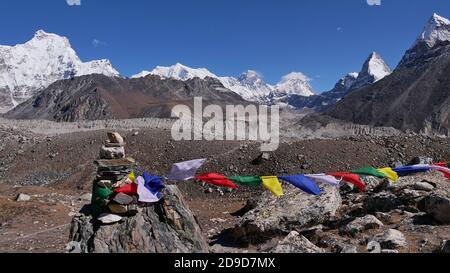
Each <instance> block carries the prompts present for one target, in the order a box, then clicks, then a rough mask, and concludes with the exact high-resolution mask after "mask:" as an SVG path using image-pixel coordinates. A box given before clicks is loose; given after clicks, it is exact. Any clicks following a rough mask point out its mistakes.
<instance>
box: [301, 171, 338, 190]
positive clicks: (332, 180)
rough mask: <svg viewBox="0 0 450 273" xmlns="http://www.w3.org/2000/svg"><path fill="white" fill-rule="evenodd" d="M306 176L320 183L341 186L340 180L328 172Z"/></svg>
mask: <svg viewBox="0 0 450 273" xmlns="http://www.w3.org/2000/svg"><path fill="white" fill-rule="evenodd" d="M305 176H306V177H309V178H311V179H313V180H315V181H317V182H319V183H324V184H328V185H331V186H334V187H339V184H340V182H341V181H340V180H338V179H336V177H334V176H331V175H326V174H323V173H321V174H305Z"/></svg>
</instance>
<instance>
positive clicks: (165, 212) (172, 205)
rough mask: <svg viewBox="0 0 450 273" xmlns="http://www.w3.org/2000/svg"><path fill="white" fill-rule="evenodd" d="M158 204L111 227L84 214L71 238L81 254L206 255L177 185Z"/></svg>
mask: <svg viewBox="0 0 450 273" xmlns="http://www.w3.org/2000/svg"><path fill="white" fill-rule="evenodd" d="M164 193H165V197H164V199H163V200H161V201H160V202H159V203H156V204H153V205H149V206H147V207H143V208H139V212H138V213H137V214H136V215H135V216H132V217H125V218H123V219H122V220H121V221H120V222H118V223H115V224H110V225H105V224H102V223H100V222H99V221H98V220H97V219H96V218H95V217H93V216H92V215H89V213H88V212H83V213H81V215H79V216H76V217H75V218H74V219H73V220H72V226H71V232H70V238H71V240H72V241H73V242H78V243H79V245H80V247H81V250H82V252H83V253H205V252H209V247H208V244H207V243H206V240H205V238H204V237H203V235H202V232H201V230H200V227H199V225H198V223H197V221H196V219H195V217H194V216H193V214H192V212H191V210H190V209H189V208H188V206H187V205H186V203H185V201H184V200H183V197H182V196H181V193H180V191H179V190H178V188H177V187H176V186H167V188H166V190H165V192H164Z"/></svg>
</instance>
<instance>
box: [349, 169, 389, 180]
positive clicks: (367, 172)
mask: <svg viewBox="0 0 450 273" xmlns="http://www.w3.org/2000/svg"><path fill="white" fill-rule="evenodd" d="M351 173H353V174H359V175H367V176H375V177H378V178H386V175H385V174H384V173H382V172H380V171H378V170H377V169H375V168H372V167H367V168H362V169H359V170H354V171H351Z"/></svg>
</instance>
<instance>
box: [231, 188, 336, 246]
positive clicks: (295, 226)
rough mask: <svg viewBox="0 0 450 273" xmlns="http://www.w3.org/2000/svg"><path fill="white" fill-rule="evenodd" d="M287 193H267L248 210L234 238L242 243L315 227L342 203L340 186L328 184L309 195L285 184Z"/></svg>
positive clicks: (326, 219) (334, 212)
mask: <svg viewBox="0 0 450 273" xmlns="http://www.w3.org/2000/svg"><path fill="white" fill-rule="evenodd" d="M283 190H284V194H285V195H284V196H282V197H280V198H276V197H274V196H273V195H272V194H271V193H270V192H268V191H267V192H264V193H263V194H262V195H261V196H260V198H259V199H258V201H257V205H256V208H254V209H252V210H250V211H249V212H247V213H246V214H245V215H244V216H243V217H242V218H241V220H240V221H239V223H238V224H237V225H236V227H235V228H234V229H233V231H232V234H233V237H234V238H235V239H236V240H238V241H241V242H243V243H251V242H265V241H267V240H269V239H272V238H273V237H275V236H277V235H286V234H289V233H290V232H291V231H292V230H299V229H304V228H308V227H312V226H315V225H318V224H321V223H324V222H326V221H328V220H329V219H330V218H331V217H334V216H335V215H336V212H337V210H338V209H339V208H340V206H341V204H342V199H341V195H340V193H339V189H338V188H336V187H330V186H325V187H324V188H323V192H322V194H320V195H319V196H314V195H309V194H306V193H304V192H302V191H301V190H299V189H298V188H295V187H293V186H291V185H288V184H286V185H285V186H284V188H283Z"/></svg>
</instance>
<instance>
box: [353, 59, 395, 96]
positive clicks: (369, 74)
mask: <svg viewBox="0 0 450 273" xmlns="http://www.w3.org/2000/svg"><path fill="white" fill-rule="evenodd" d="M391 73H392V70H391V68H390V67H389V66H388V65H387V64H386V63H385V62H384V60H383V58H382V57H381V56H380V54H378V53H376V52H372V53H371V54H370V56H369V57H368V58H367V60H366V62H365V63H364V65H363V68H362V70H361V72H360V73H359V74H358V78H357V79H356V81H355V82H354V83H353V85H352V86H351V88H350V89H352V90H355V89H359V88H362V87H365V86H367V85H370V84H373V83H375V82H378V81H380V80H382V79H383V78H385V77H386V76H388V75H390V74H391Z"/></svg>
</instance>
